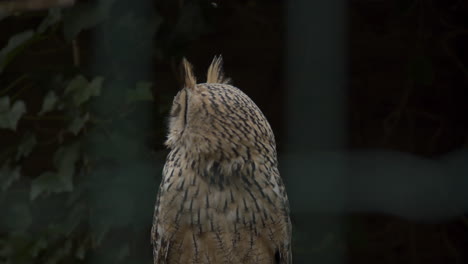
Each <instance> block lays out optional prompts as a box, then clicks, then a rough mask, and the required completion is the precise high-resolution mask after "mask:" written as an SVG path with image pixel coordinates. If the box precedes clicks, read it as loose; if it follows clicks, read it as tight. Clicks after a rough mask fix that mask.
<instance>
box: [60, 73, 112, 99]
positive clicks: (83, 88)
mask: <svg viewBox="0 0 468 264" xmlns="http://www.w3.org/2000/svg"><path fill="white" fill-rule="evenodd" d="M103 81H104V78H102V77H96V78H94V79H93V80H92V81H91V83H89V82H88V80H86V78H85V77H83V76H82V75H78V76H77V77H75V78H74V79H73V80H71V81H70V83H69V84H68V86H67V88H66V89H65V95H67V96H72V99H73V103H74V104H75V105H76V106H80V105H81V104H83V103H85V102H87V101H88V100H89V99H90V98H91V97H93V96H98V95H100V94H101V87H102V82H103Z"/></svg>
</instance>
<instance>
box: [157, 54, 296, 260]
mask: <svg viewBox="0 0 468 264" xmlns="http://www.w3.org/2000/svg"><path fill="white" fill-rule="evenodd" d="M183 65H184V68H185V72H186V73H185V87H184V88H183V89H182V90H181V91H180V92H179V93H178V94H177V95H176V96H175V98H174V102H173V105H172V109H171V113H170V120H169V134H168V138H167V141H166V145H167V146H168V147H169V148H170V149H171V152H170V153H169V155H168V157H167V160H166V164H165V166H164V170H163V178H162V182H161V185H160V189H159V193H158V197H157V200H156V205H155V212H154V219H153V227H152V231H151V241H152V244H153V253H154V263H155V264H159V263H168V264H172V263H291V262H292V260H291V259H292V256H291V249H290V248H291V223H290V220H289V205H288V199H287V195H286V191H285V188H284V185H283V183H282V180H281V177H280V175H279V172H278V167H277V166H278V164H277V157H276V144H275V139H274V135H273V132H272V130H271V128H270V125H269V123H268V121H267V120H266V118H265V116H264V115H263V114H262V112H261V111H260V109H259V108H258V107H257V106H256V105H255V103H254V102H253V101H252V100H251V99H250V98H249V97H248V96H247V95H246V94H244V93H243V92H242V91H240V90H239V89H237V88H236V87H234V86H232V85H229V84H228V79H225V78H224V76H223V72H222V68H221V65H222V59H221V57H215V59H214V60H213V62H212V64H211V66H210V67H209V69H208V78H207V83H201V84H196V79H195V77H194V75H193V72H192V68H191V65H190V64H189V63H188V62H187V61H186V60H184V62H183Z"/></svg>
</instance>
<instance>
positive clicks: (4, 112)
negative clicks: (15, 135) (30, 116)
mask: <svg viewBox="0 0 468 264" xmlns="http://www.w3.org/2000/svg"><path fill="white" fill-rule="evenodd" d="M24 113H26V105H25V104H24V102H23V101H16V102H15V103H14V104H13V105H12V106H10V97H8V96H5V97H1V98H0V128H10V129H11V130H16V125H17V123H18V121H19V119H20V118H21V116H22V115H23V114H24Z"/></svg>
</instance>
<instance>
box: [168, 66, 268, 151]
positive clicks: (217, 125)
mask: <svg viewBox="0 0 468 264" xmlns="http://www.w3.org/2000/svg"><path fill="white" fill-rule="evenodd" d="M183 67H184V69H185V84H184V88H183V89H182V90H180V91H179V93H178V94H177V95H176V96H175V98H174V101H173V104H172V109H171V112H170V117H169V134H168V137H167V141H166V145H167V146H168V147H169V148H171V149H174V148H178V147H183V148H185V149H190V150H193V151H194V152H195V153H194V154H196V153H199V154H202V153H203V154H212V155H215V154H216V155H221V156H222V157H221V158H233V157H236V156H239V155H241V156H242V155H255V154H256V153H262V154H273V153H276V150H275V141H274V135H273V132H272V131H271V128H270V125H269V124H268V121H267V120H266V118H265V116H264V115H263V114H262V112H261V111H260V109H259V108H258V107H257V105H255V103H254V102H253V101H252V100H251V99H250V98H249V97H248V96H247V95H246V94H245V93H243V92H242V91H241V90H239V89H238V88H236V87H234V86H232V85H230V84H229V79H227V78H225V77H224V74H223V71H222V58H221V57H215V58H214V59H213V62H212V63H211V65H210V67H209V68H208V73H207V82H206V83H200V84H197V83H196V79H195V76H194V74H193V71H192V66H191V65H190V63H189V62H188V61H187V60H185V59H184V60H183Z"/></svg>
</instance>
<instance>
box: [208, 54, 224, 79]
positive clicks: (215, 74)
mask: <svg viewBox="0 0 468 264" xmlns="http://www.w3.org/2000/svg"><path fill="white" fill-rule="evenodd" d="M206 82H207V83H229V82H230V79H229V78H225V77H224V73H223V57H222V56H221V55H219V56H215V57H214V58H213V61H212V62H211V65H210V67H209V68H208V74H207V80H206Z"/></svg>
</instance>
